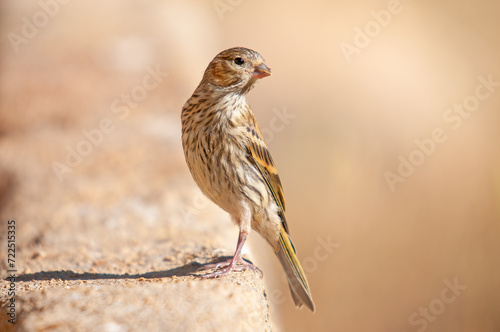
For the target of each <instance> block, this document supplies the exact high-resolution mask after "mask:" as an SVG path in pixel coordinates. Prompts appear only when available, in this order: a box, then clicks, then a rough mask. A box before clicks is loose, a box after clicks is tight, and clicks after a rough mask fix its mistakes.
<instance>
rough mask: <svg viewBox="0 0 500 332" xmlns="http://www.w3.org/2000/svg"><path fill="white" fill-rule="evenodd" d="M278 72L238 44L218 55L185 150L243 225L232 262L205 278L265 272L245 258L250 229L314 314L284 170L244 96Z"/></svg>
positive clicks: (203, 182) (192, 110) (206, 189)
mask: <svg viewBox="0 0 500 332" xmlns="http://www.w3.org/2000/svg"><path fill="white" fill-rule="evenodd" d="M270 75H271V69H270V68H269V67H268V66H267V65H266V63H265V61H264V58H263V57H262V56H261V55H260V54H259V53H257V52H256V51H254V50H251V49H248V48H244V47H233V48H229V49H227V50H224V51H222V52H220V53H219V54H217V55H216V56H215V58H213V60H212V61H211V62H210V63H209V65H208V67H207V68H206V70H205V72H204V74H203V77H202V80H201V82H200V83H199V85H198V87H197V88H196V89H195V91H194V92H193V94H192V96H191V97H190V98H189V99H188V100H187V101H186V103H185V104H184V106H183V107H182V112H181V122H182V146H183V150H184V157H185V160H186V163H187V166H188V168H189V170H190V172H191V175H192V177H193V179H194V181H195V182H196V184H197V185H198V187H199V188H200V189H201V191H202V192H203V194H204V195H206V196H207V197H208V198H209V199H210V200H211V201H213V202H214V203H215V204H217V205H218V206H219V207H221V208H222V209H223V210H224V211H226V212H227V213H229V215H230V216H231V219H232V220H233V221H234V222H235V223H236V224H237V225H238V226H239V236H238V242H237V246H236V250H235V253H234V255H233V257H231V258H230V259H228V260H227V261H225V262H222V263H220V264H216V265H215V264H212V265H207V266H206V267H208V268H213V267H215V268H216V269H215V271H214V272H210V273H206V274H204V275H202V277H204V278H217V277H220V276H223V275H227V274H229V273H231V272H233V271H243V270H247V269H252V270H259V271H260V269H258V268H256V267H255V266H254V265H253V264H252V263H250V262H247V261H246V260H244V259H243V258H242V253H241V251H242V248H243V245H244V244H245V241H246V239H247V237H248V236H249V234H250V231H251V229H253V230H254V231H256V232H257V233H259V234H260V235H261V236H262V237H263V238H264V239H265V240H266V241H267V242H268V243H269V244H270V246H271V247H272V249H273V251H274V253H275V254H276V256H277V257H278V260H279V261H280V263H281V265H282V267H283V269H284V271H285V273H286V276H287V279H288V284H289V288H290V292H291V295H292V299H293V301H294V303H295V306H296V307H297V308H301V307H302V306H303V305H305V306H306V307H307V308H309V309H310V310H311V311H312V312H314V311H315V306H314V302H313V299H312V296H311V291H310V287H309V284H308V282H307V279H306V276H305V273H304V270H303V268H302V266H301V264H300V262H299V260H298V258H297V254H296V251H295V247H294V246H293V244H292V240H291V238H290V236H289V228H288V224H287V220H286V216H285V198H284V194H283V187H282V184H281V180H280V177H279V175H278V171H277V169H276V166H275V163H274V161H273V158H272V157H271V154H270V152H269V150H268V148H267V146H266V144H265V142H264V139H263V136H262V134H261V132H260V129H259V126H258V124H257V120H256V118H255V115H254V113H253V111H252V109H251V108H250V106H249V105H248V103H247V101H246V97H245V95H246V94H247V93H248V92H249V91H250V90H252V88H253V87H254V86H255V84H256V83H257V81H259V80H260V79H262V78H265V77H268V76H270Z"/></svg>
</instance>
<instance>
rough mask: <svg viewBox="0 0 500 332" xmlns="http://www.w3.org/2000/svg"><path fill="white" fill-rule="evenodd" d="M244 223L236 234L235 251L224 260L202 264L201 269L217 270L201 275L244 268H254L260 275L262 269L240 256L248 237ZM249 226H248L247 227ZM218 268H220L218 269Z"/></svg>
mask: <svg viewBox="0 0 500 332" xmlns="http://www.w3.org/2000/svg"><path fill="white" fill-rule="evenodd" d="M245 226H246V225H244V224H240V235H239V236H238V244H237V245H236V251H235V252H234V255H233V257H232V258H230V259H228V260H226V261H225V262H220V263H214V264H208V265H204V266H203V269H211V268H216V269H218V270H216V271H214V272H211V273H207V274H204V275H202V276H201V277H203V278H217V277H220V276H223V275H226V274H229V273H231V272H233V271H244V270H248V269H251V270H254V271H256V270H257V271H258V272H259V274H261V275H262V271H261V270H260V269H259V268H258V267H256V266H255V265H253V264H252V263H249V262H247V261H246V260H244V259H243V258H242V257H241V250H242V249H243V245H244V244H245V241H246V239H247V237H248V233H249V230H247V227H245ZM248 228H250V227H248ZM219 268H220V269H219Z"/></svg>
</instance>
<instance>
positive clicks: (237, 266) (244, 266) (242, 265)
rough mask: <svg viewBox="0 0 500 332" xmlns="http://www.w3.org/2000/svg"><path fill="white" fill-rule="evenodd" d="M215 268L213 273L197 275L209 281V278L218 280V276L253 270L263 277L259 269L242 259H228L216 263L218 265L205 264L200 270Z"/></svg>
mask: <svg viewBox="0 0 500 332" xmlns="http://www.w3.org/2000/svg"><path fill="white" fill-rule="evenodd" d="M213 268H215V269H216V270H215V271H214V272H210V273H205V274H202V275H199V276H200V277H202V278H205V279H211V278H218V277H220V276H225V275H227V274H230V273H231V272H241V271H245V270H253V271H254V272H257V273H259V274H260V276H261V277H262V276H263V273H262V270H261V269H259V268H258V267H257V266H255V265H253V264H252V263H249V262H247V261H246V260H244V259H243V258H239V259H234V258H233V257H232V258H229V259H227V260H226V261H222V262H218V263H213V264H207V265H204V266H203V267H202V268H201V270H210V269H213Z"/></svg>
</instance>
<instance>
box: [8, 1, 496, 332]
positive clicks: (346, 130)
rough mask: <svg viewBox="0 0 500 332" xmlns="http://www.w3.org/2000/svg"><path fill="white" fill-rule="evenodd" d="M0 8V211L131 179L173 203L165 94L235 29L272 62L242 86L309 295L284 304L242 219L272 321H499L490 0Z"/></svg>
mask: <svg viewBox="0 0 500 332" xmlns="http://www.w3.org/2000/svg"><path fill="white" fill-rule="evenodd" d="M63 2H64V3H63ZM0 10H1V13H0V15H1V23H0V31H1V36H2V38H1V39H0V44H1V49H0V55H1V80H0V84H1V85H0V209H1V211H0V216H1V218H2V220H6V219H8V218H19V219H23V220H25V222H26V223H27V222H29V223H33V224H35V223H36V224H37V225H45V224H46V225H49V223H50V222H51V220H56V219H57V218H59V216H60V215H61V213H62V212H61V211H63V210H64V211H66V209H68V206H70V205H68V204H71V202H72V201H74V200H80V201H90V202H97V201H98V202H100V203H101V202H102V204H109V205H113V204H117V202H119V201H120V197H122V195H123V193H124V192H126V191H129V190H133V191H134V192H135V193H136V195H137V196H138V197H140V198H141V199H143V200H144V201H147V202H149V203H150V204H151V205H152V206H161V205H162V204H166V203H165V200H164V198H165V195H167V194H165V192H169V194H168V195H169V196H168V199H169V200H168V202H170V203H171V202H179V201H180V200H182V199H184V200H185V201H188V198H186V197H184V198H182V197H180V198H176V197H177V196H178V195H177V194H176V193H177V192H178V190H180V189H179V187H178V186H190V187H194V182H192V180H190V175H189V172H188V170H187V167H186V166H185V164H184V160H183V155H182V148H181V142H180V110H181V107H182V105H183V104H184V102H185V101H186V100H187V99H188V98H189V97H190V95H191V93H192V92H193V90H194V89H195V87H196V86H197V84H198V83H199V81H200V79H201V76H202V74H203V71H204V70H205V68H206V66H207V64H208V63H209V62H210V60H211V59H212V58H213V57H214V56H215V55H216V54H217V53H218V52H220V51H221V50H223V49H226V48H229V47H233V46H245V47H248V48H252V49H254V50H256V51H258V52H259V53H261V54H262V55H263V56H264V58H265V59H266V63H267V64H268V65H269V66H270V67H271V68H272V72H273V75H272V76H271V77H269V78H266V79H265V80H262V81H261V82H260V83H259V84H258V85H257V87H256V88H255V89H254V90H253V91H252V92H251V93H250V94H249V96H248V97H247V99H248V101H249V103H250V104H251V105H252V108H253V110H254V111H255V113H256V116H257V119H258V121H259V124H260V127H261V128H264V130H263V132H265V134H264V135H265V136H266V139H267V142H268V146H269V148H270V150H271V152H272V154H273V157H274V160H275V162H276V164H277V167H278V169H279V171H280V175H281V178H282V182H283V184H284V189H285V194H286V199H287V208H288V219H289V224H290V229H291V236H292V238H293V240H294V244H295V247H296V248H297V251H298V255H299V258H300V259H301V261H302V262H303V265H304V268H305V270H306V272H307V275H308V278H309V282H310V284H311V289H312V292H313V296H314V300H315V302H316V307H317V312H316V313H315V314H311V313H310V312H308V311H307V310H300V311H298V310H296V309H295V308H294V306H293V304H292V302H291V299H290V295H289V293H288V289H287V286H286V283H285V282H284V281H283V273H282V271H281V270H280V269H279V268H278V262H277V260H276V259H275V258H274V257H273V255H272V253H271V251H270V249H269V247H268V246H267V244H265V243H264V242H263V241H262V240H260V239H259V238H258V237H257V236H256V235H254V236H253V237H252V238H251V248H252V249H251V250H252V252H253V255H254V258H255V262H256V263H257V265H259V266H261V267H262V269H263V270H264V271H265V278H264V280H265V282H266V285H267V289H268V292H267V295H268V298H269V300H270V303H271V315H272V317H273V320H274V321H275V322H277V325H278V327H279V329H280V330H282V331H306V330H307V331H492V332H493V331H498V330H499V329H500V316H499V315H498V312H499V309H500V265H499V262H500V241H499V240H498V238H499V236H500V223H499V221H500V149H499V142H500V61H499V59H500V39H499V38H498V31H499V28H500V26H499V22H500V2H498V1H480V2H473V1H465V0H459V1H440V2H438V3H436V2H434V1H410V0H401V1H397V0H395V1H363V2H361V3H360V2H356V3H355V2H352V1H326V0H325V1H313V2H311V1H309V2H306V1H293V0H292V1H287V2H280V1H268V2H265V1H260V0H259V1H242V0H241V1H230V0H210V1H149V2H143V1H142V2H141V1H132V0H126V1H123V0H122V1H116V0H114V1H112V0H111V1H104V2H102V1H95V0H88V1H84V2H83V1H60V2H59V1H57V0H52V1H50V0H46V1H40V2H38V1H29V2H25V1H23V2H20V1H13V0H4V1H2V5H1V9H0ZM156 83H157V84H156ZM103 119H107V122H106V121H104V124H103V123H102V121H103ZM110 128H111V129H110ZM97 129H99V130H100V132H101V134H98V133H97V131H96V130H97ZM93 130H94V131H93ZM85 133H86V134H85ZM91 133H94V136H92V134H91ZM89 137H91V138H92V139H93V141H94V143H92V144H89V143H82V142H83V141H85V140H86V141H87V142H88V141H90V142H92V139H91V138H89ZM71 151H73V152H71ZM75 151H76V153H77V155H79V156H80V157H78V156H75ZM68 158H69V159H68ZM172 179H183V181H177V182H176V181H174V180H172ZM184 180H185V181H184ZM115 181H116V182H115ZM111 183H113V184H115V183H118V184H116V185H110V184H111ZM176 200H177V201H176ZM170 203H169V204H170ZM172 204H173V203H172ZM75 213H77V212H75ZM141 218H145V219H147V220H146V221H144V222H145V224H146V225H148V222H151V221H148V220H150V219H151V220H153V219H154V220H159V221H160V222H161V223H160V224H159V225H163V224H165V225H167V224H168V223H169V222H174V221H173V220H174V218H173V217H172V216H169V215H166V216H165V215H156V214H154V213H153V214H152V215H146V216H145V215H144V214H141V215H140V216H138V218H136V221H137V220H141ZM148 218H149V219H148ZM200 219H203V218H202V217H200ZM178 222H179V221H178ZM222 223H227V225H229V223H228V222H227V221H226V220H222V221H221V224H222ZM64 225H65V223H64V220H61V222H60V224H59V226H60V227H68V226H64ZM225 225H226V224H224V227H225ZM51 227H54V226H47V232H50V231H54V228H51ZM158 227H161V226H158ZM221 227H222V226H221ZM228 227H229V226H228ZM58 230H60V229H58ZM119 234H121V233H119ZM234 234H236V233H234ZM24 236H26V237H29V236H30V229H29V227H28V228H27V229H26V230H25V233H24ZM123 236H126V235H123ZM32 237H33V238H35V237H36V234H32ZM230 240H231V241H233V240H234V241H233V242H234V243H235V242H236V235H235V237H234V239H230ZM61 241H62V243H71V241H72V240H71V239H66V240H65V239H61ZM231 243H232V242H231ZM116 245H119V244H116ZM231 249H233V248H232V247H231ZM42 268H43V267H42Z"/></svg>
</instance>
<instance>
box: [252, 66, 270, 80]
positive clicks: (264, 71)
mask: <svg viewBox="0 0 500 332" xmlns="http://www.w3.org/2000/svg"><path fill="white" fill-rule="evenodd" d="M269 75H271V68H269V67H268V66H266V64H265V63H264V62H263V63H261V64H260V65H258V66H255V67H254V68H253V76H254V77H256V78H264V77H266V76H269Z"/></svg>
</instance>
